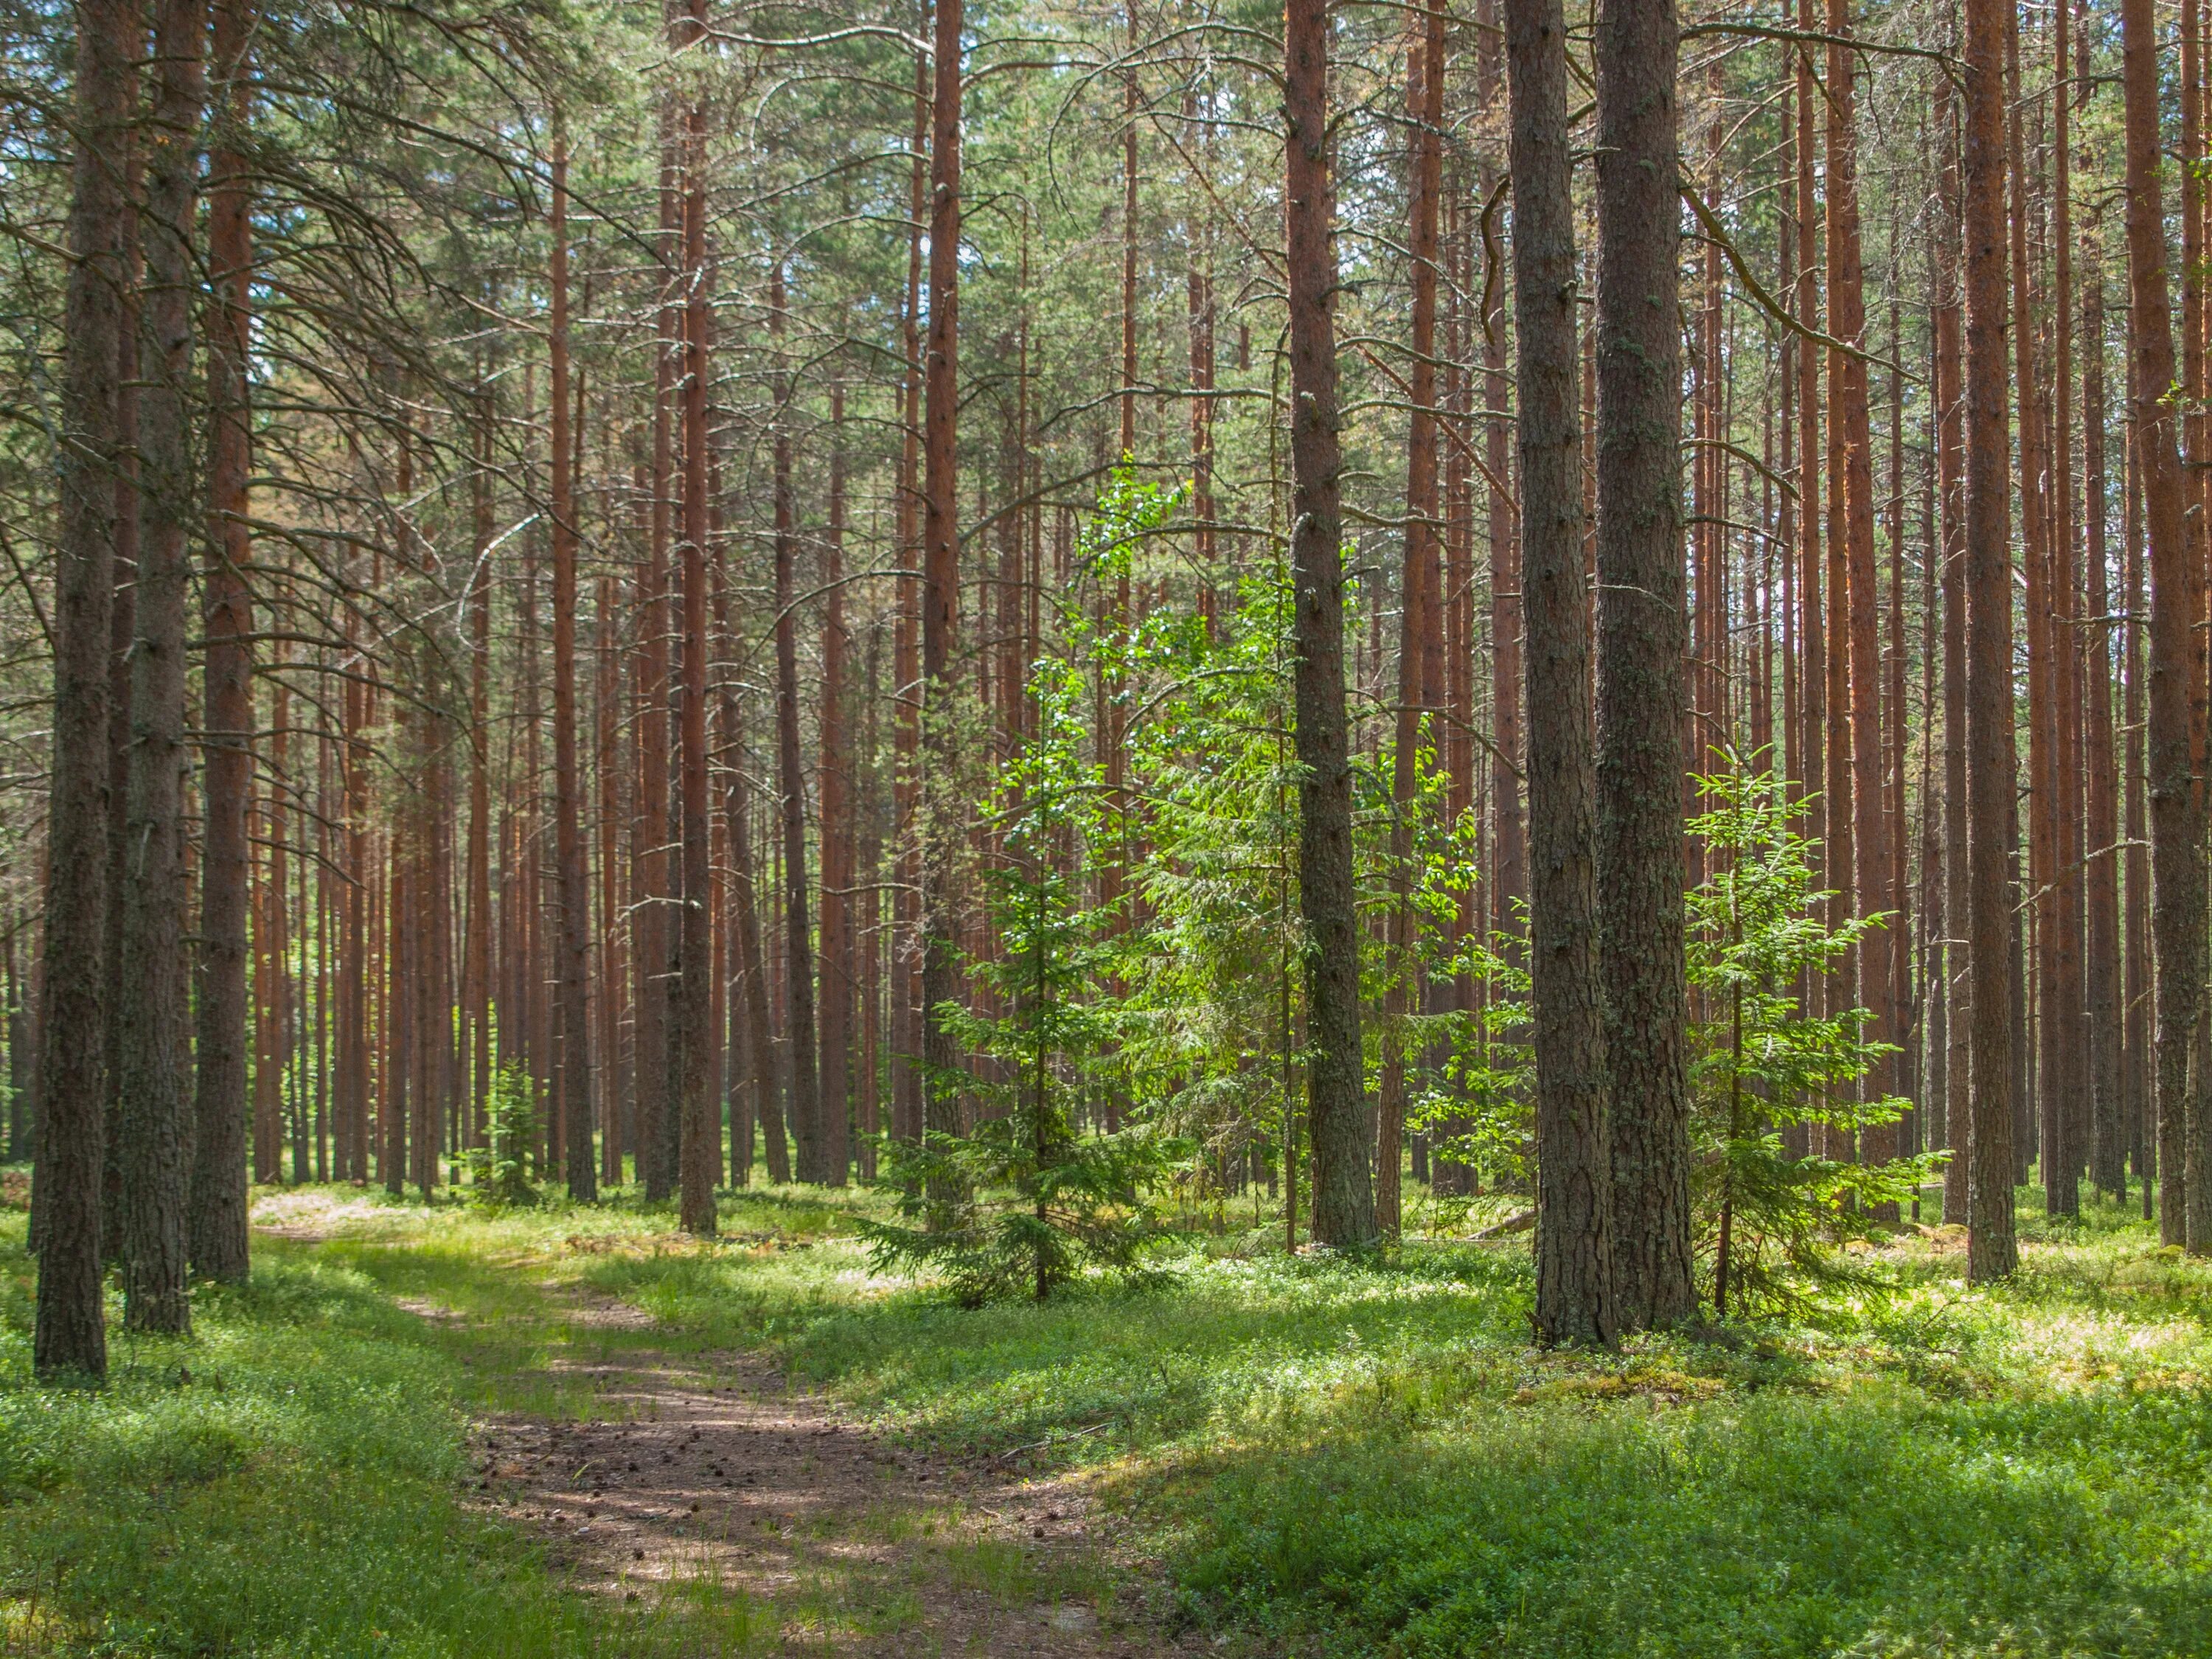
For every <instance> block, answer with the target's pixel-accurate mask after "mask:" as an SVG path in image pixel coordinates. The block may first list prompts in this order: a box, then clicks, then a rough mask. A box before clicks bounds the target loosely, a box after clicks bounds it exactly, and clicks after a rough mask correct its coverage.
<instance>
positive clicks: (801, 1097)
mask: <svg viewBox="0 0 2212 1659" xmlns="http://www.w3.org/2000/svg"><path fill="white" fill-rule="evenodd" d="M783 333H784V286H783V269H782V267H781V265H779V266H777V267H776V269H775V270H774V271H772V272H771V273H770V275H769V337H770V338H771V340H772V341H773V342H774V343H775V344H774V348H773V349H775V351H776V352H777V354H778V355H779V362H778V363H777V366H776V368H775V417H774V418H775V437H774V440H773V448H774V451H775V460H774V470H775V754H776V823H777V826H778V828H779V829H780V831H781V835H782V837H783V927H784V934H783V941H784V964H785V972H786V974H787V976H788V982H787V997H788V1000H787V1003H786V1005H785V1006H786V1011H787V1017H786V1019H785V1024H784V1036H785V1041H786V1044H787V1049H788V1053H789V1055H790V1061H791V1120H792V1127H793V1128H794V1129H796V1130H797V1131H798V1133H799V1179H801V1180H802V1181H812V1182H819V1183H821V1184H823V1185H825V1186H826V1185H830V1184H836V1185H840V1186H842V1184H843V1183H844V1176H845V1171H844V1168H843V1164H842V1153H843V1148H842V1146H840V1147H839V1148H838V1154H839V1158H840V1162H839V1166H838V1168H837V1170H836V1174H835V1176H834V1183H833V1176H832V1174H831V1170H830V1167H829V1133H828V1126H827V1125H825V1124H824V1123H823V1118H822V1087H821V1079H820V1077H819V1075H818V1073H817V1072H816V1070H815V1063H816V1060H817V1049H816V1047H815V1025H814V927H813V922H812V920H811V915H810V914H809V913H810V911H811V908H812V907H811V905H810V904H809V903H808V902H807V892H808V887H809V883H808V881H807V878H806V776H805V761H804V760H803V759H802V758H801V755H800V750H799V623H798V619H797V618H796V617H795V616H794V615H793V611H795V609H796V608H797V597H796V596H797V591H798V590H797V582H796V577H795V574H794V571H793V564H794V562H796V560H797V558H798V556H799V549H798V538H799V530H798V524H797V521H796V515H795V511H794V507H793V501H792V489H791V428H790V418H791V380H790V375H789V374H788V372H787V370H786V369H785V368H784V367H783V366H782V363H781V360H780V359H781V351H782V349H783ZM840 1139H842V1137H841V1138H840Z"/></svg>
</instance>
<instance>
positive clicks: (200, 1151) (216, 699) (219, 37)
mask: <svg viewBox="0 0 2212 1659" xmlns="http://www.w3.org/2000/svg"><path fill="white" fill-rule="evenodd" d="M251 27H252V19H251V17H250V15H248V13H247V9H246V3H245V0H221V3H219V4H218V5H217V7H216V15H215V55H216V74H217V75H218V76H221V77H222V83H223V84H222V101H221V103H220V104H219V105H218V106H217V111H216V117H217V123H218V125H217V132H218V139H217V143H216V149H215V151H214V153H213V154H212V155H210V157H209V179H208V251H207V257H208V265H209V275H210V287H211V288H212V289H213V295H212V303H211V305H210V315H209V328H208V354H207V356H208V405H209V416H208V427H209V431H208V454H209V477H208V564H207V571H206V574H205V575H204V578H203V579H202V583H201V589H200V594H201V598H200V625H201V630H202V632H203V633H204V635H206V640H207V646H206V652H205V655H204V659H203V673H202V687H201V697H202V702H203V707H204V716H203V719H202V720H201V726H202V728H203V729H202V732H201V738H200V741H201V745H202V749H203V751H204V757H205V758H204V761H203V763H202V776H201V781H202V788H203V791H204V808H203V811H204V817H203V819H202V829H201V839H200V937H199V994H198V997H197V1010H196V1012H197V1016H198V1041H197V1043H196V1044H195V1047H194V1058H195V1060H196V1063H197V1068H196V1073H195V1077H194V1085H195V1099H194V1103H193V1120H194V1125H193V1156H192V1171H191V1205H190V1208H189V1210H188V1212H187V1220H186V1227H187V1234H188V1237H187V1245H188V1255H189V1257H190V1260H191V1265H192V1267H193V1268H194V1269H195V1270H196V1271H197V1272H198V1273H202V1274H204V1275H205V1276H206V1277H208V1278H210V1279H228V1280H232V1281H239V1280H243V1279H245V1278H246V1273H247V1271H248V1262H247V1257H246V902H247V899H248V896H249V895H250V893H251V891H252V856H251V852H250V848H249V845H248V842H247V840H246V809H247V807H248V805H249V804H250V803H251V801H252V794H253V726H254V715H253V649H252V644H251V641H252V635H253V605H252V595H251V593H250V592H248V591H247V587H246V565H247V562H248V561H249V560H250V559H251V558H252V537H251V535H250V534H249V532H248V531H247V528H246V513H247V500H246V479H247V476H248V473H249V471H250V469H251V466H252V425H251V421H252V416H251V413H250V410H249V409H248V406H247V398H248V396H249V392H248V386H247V377H246V376H247V371H246V364H247V353H248V351H249V350H250V349H251V344H250V340H249V333H250V329H251V319H250V317H249V313H248V307H249V305H250V299H249V291H248V283H249V279H250V276H251V272H252V258H253V245H252V223H251V220H250V217H249V216H250V214H251V212H252V202H251V195H250V190H251V187H250V186H249V185H248V184H247V182H246V157H245V155H244V154H243V147H244V143H245V129H246V122H247V120H248V118H249V114H250V110H251V105H252V92H251V90H250V88H249V87H248V84H247V79H246V77H247V75H248V72H249V70H248V66H247V62H246V50H247V46H246V42H247V38H248V34H249V32H250V30H251Z"/></svg>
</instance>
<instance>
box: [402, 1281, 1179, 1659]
mask: <svg viewBox="0 0 2212 1659" xmlns="http://www.w3.org/2000/svg"><path fill="white" fill-rule="evenodd" d="M403 1305H405V1306H407V1307H409V1308H410V1311H413V1312H415V1313H416V1314H417V1315H419V1316H422V1317H424V1318H426V1319H432V1320H436V1321H439V1322H447V1321H449V1320H451V1319H452V1318H453V1317H454V1316H453V1313H452V1312H451V1310H446V1309H443V1308H440V1307H437V1306H435V1305H431V1304H422V1303H415V1302H408V1303H403ZM570 1325H571V1328H572V1329H573V1330H574V1332H575V1334H576V1335H577V1336H578V1337H579V1338H589V1337H590V1336H592V1334H595V1333H596V1334H599V1335H602V1336H611V1335H616V1334H619V1335H620V1337H621V1338H622V1339H623V1346H622V1347H621V1348H620V1349H619V1350H618V1351H616V1352H614V1353H613V1355H612V1356H611V1357H607V1351H606V1350H605V1349H601V1350H599V1357H592V1358H586V1357H584V1356H582V1355H580V1354H579V1353H577V1352H574V1347H575V1346H577V1345H575V1344H571V1345H570V1350H571V1351H569V1352H562V1351H560V1350H559V1349H557V1348H556V1352H554V1353H552V1354H551V1355H550V1357H549V1358H547V1360H546V1362H545V1363H546V1365H547V1368H548V1369H549V1370H551V1371H554V1372H556V1373H562V1372H565V1373H567V1375H566V1376H565V1378H564V1380H565V1381H567V1382H568V1383H572V1384H581V1385H583V1386H585V1387H587V1388H588V1389H591V1390H592V1392H593V1394H594V1395H595V1396H596V1398H597V1401H598V1402H599V1405H598V1409H597V1410H596V1411H595V1412H594V1413H592V1415H590V1416H589V1417H587V1418H586V1419H583V1420H562V1419H550V1418H547V1417H542V1416H535V1415H523V1414H518V1413H498V1414H492V1415H488V1416H485V1417H483V1418H482V1419H479V1420H478V1421H477V1424H476V1425H475V1428H474V1430H473V1431H472V1434H471V1455H472V1461H473V1462H474V1464H475V1467H476V1470H477V1477H478V1479H477V1489H476V1492H475V1494H474V1496H475V1501H476V1503H477V1505H478V1506H479V1507H480V1508H481V1509H483V1510H485V1511H486V1512H488V1513H489V1514H491V1515H494V1516H497V1517H499V1518H500V1519H501V1520H502V1521H504V1522H507V1523H508V1524H511V1525H519V1526H520V1527H523V1528H526V1529H528V1530H529V1531H531V1532H532V1533H534V1534H536V1535H538V1537H540V1538H541V1539H543V1540H544V1542H545V1544H546V1547H547V1549H548V1552H549V1555H550V1559H551V1560H552V1562H553V1564H554V1565H555V1568H556V1571H557V1572H558V1573H559V1574H560V1575H561V1576H562V1577H564V1578H566V1579H567V1580H568V1582H569V1583H573V1584H574V1585H575V1586H576V1587H578V1588H579V1589H583V1590H585V1591H586V1592H587V1593H590V1594H592V1595H605V1596H608V1597H611V1598H620V1599H623V1600H624V1601H647V1602H650V1601H653V1600H655V1599H656V1598H663V1597H679V1598H680V1597H689V1598H690V1599H692V1600H693V1601H696V1602H698V1603H700V1604H702V1605H713V1606H716V1607H722V1608H728V1607H732V1606H735V1607H738V1608H739V1609H740V1610H741V1613H744V1610H749V1613H745V1614H744V1618H741V1620H740V1622H745V1621H746V1620H747V1619H749V1621H750V1622H749V1623H748V1624H747V1627H748V1628H749V1629H750V1632H751V1636H750V1642H749V1644H748V1646H747V1650H749V1651H769V1652H776V1651H782V1652H806V1653H811V1654H812V1653H829V1654H841V1655H842V1654H851V1655H890V1654H897V1655H902V1656H905V1655H947V1656H951V1655H977V1656H990V1659H1001V1656H1005V1659H1012V1656H1018V1655H1048V1656H1059V1659H1124V1656H1137V1655H1152V1654H1162V1653H1170V1652H1175V1651H1180V1650H1183V1648H1184V1647H1185V1645H1186V1644H1187V1643H1188V1642H1194V1641H1195V1639H1196V1638H1183V1640H1182V1641H1179V1640H1178V1639H1177V1638H1175V1637H1174V1636H1173V1635H1171V1634H1170V1633H1169V1632H1167V1631H1165V1630H1164V1628H1163V1627H1162V1626H1160V1624H1159V1622H1158V1609H1157V1607H1156V1606H1155V1602H1156V1601H1157V1595H1156V1586H1155V1584H1154V1583H1153V1582H1152V1578H1151V1576H1150V1575H1149V1574H1148V1573H1147V1572H1146V1571H1145V1570H1144V1568H1143V1567H1142V1566H1141V1565H1140V1564H1139V1563H1137V1562H1135V1561H1133V1560H1131V1559H1127V1557H1126V1556H1124V1555H1123V1554H1121V1553H1120V1552H1119V1551H1117V1549H1116V1548H1115V1541H1114V1540H1113V1538H1112V1537H1111V1535H1110V1534H1109V1531H1108V1530H1107V1529H1106V1528H1105V1527H1104V1526H1103V1523H1102V1521H1101V1518H1100V1516H1099V1515H1098V1513H1097V1509H1096V1506H1095V1505H1094V1504H1092V1503H1091V1500H1090V1498H1089V1497H1088V1495H1087V1493H1086V1492H1085V1491H1084V1489H1083V1487H1082V1486H1081V1485H1080V1483H1079V1482H1077V1481H1073V1480H1067V1479H1064V1478H1063V1479H1055V1480H1029V1479H1025V1478H1024V1477H1022V1476H1019V1475H1017V1474H1012V1473H1009V1472H1008V1471H1007V1469H1006V1467H1005V1466H1004V1465H1003V1464H1000V1463H995V1462H990V1461H988V1460H978V1461H974V1462H961V1461H956V1460H951V1459H946V1458H944V1457H939V1456H934V1455H922V1454H920V1453H917V1452H914V1451H911V1450H908V1449H904V1448H901V1447H896V1446H894V1445H892V1444H890V1443H887V1442H885V1441H884V1440H882V1439H880V1438H878V1437H876V1436H874V1435H872V1433H870V1432H869V1431H867V1430H866V1428H864V1427H863V1426H861V1425H859V1424H857V1423H855V1422H854V1421H852V1420H850V1419H848V1417H846V1416H844V1415H842V1413H840V1412H839V1411H838V1409H837V1408H836V1404H835V1403H834V1402H832V1401H826V1400H823V1399H822V1398H820V1397H818V1396H816V1395H809V1394H805V1393H802V1392H794V1391H793V1390H792V1389H790V1388H789V1387H788V1386H787V1379H786V1378H785V1377H784V1376H782V1375H781V1373H780V1372H778V1371H777V1370H775V1368H774V1367H773V1366H772V1365H770V1364H768V1363H766V1362H765V1361H764V1360H763V1358H761V1357H760V1356H758V1355H754V1354H749V1353H742V1352H739V1353H727V1352H725V1353H715V1354H707V1355H686V1356H684V1357H682V1358H677V1357H674V1356H671V1355H668V1354H664V1353H659V1352H653V1351H651V1350H649V1349H641V1348H633V1347H630V1346H628V1345H629V1343H632V1342H635V1341H637V1340H640V1339H641V1338H644V1339H646V1340H649V1338H650V1333H651V1330H652V1328H653V1320H652V1318H651V1316H649V1315H647V1314H646V1313H644V1312H642V1311H641V1310H638V1309H636V1308H634V1307H631V1306H629V1305H628V1304H623V1303H619V1302H609V1301H593V1302H592V1303H589V1304H584V1305H582V1306H580V1308H578V1309H576V1310H574V1312H573V1313H572V1315H571V1317H570ZM755 1644H757V1645H755ZM1192 1650H1195V1648H1193V1649H1192Z"/></svg>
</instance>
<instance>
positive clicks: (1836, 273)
mask: <svg viewBox="0 0 2212 1659" xmlns="http://www.w3.org/2000/svg"><path fill="white" fill-rule="evenodd" d="M1852 27H1853V25H1852V21H1851V15H1850V0H1828V9H1827V31H1828V34H1829V37H1830V41H1831V44H1830V45H1829V46H1828V49H1827V75H1826V83H1827V84H1826V91H1827V105H1826V107H1827V113H1828V122H1827V130H1826V138H1827V169H1826V179H1825V181H1824V182H1825V183H1826V207H1827V221H1828V248H1827V256H1828V258H1827V264H1828V332H1829V333H1830V334H1831V335H1832V336H1833V337H1835V338H1836V339H1838V340H1840V341H1843V342H1844V343H1847V344H1849V345H1851V346H1854V347H1856V346H1858V345H1860V344H1861V343H1863V339H1864V337H1865V334H1866V292H1865V267H1864V262H1863V252H1862V246H1861V242H1860V236H1859V201H1858V140H1857V131H1856V115H1855V112H1854V109H1853V104H1854V101H1855V98H1856V92H1855V90H1854V83H1855V81H1856V64H1857V52H1856V51H1855V49H1853V48H1852V47H1850V46H1839V45H1836V44H1834V42H1835V41H1837V40H1843V39H1845V38H1847V37H1848V36H1849V35H1850V31H1851V28H1852ZM1828 385H1829V411H1828V420H1829V438H1828V447H1829V453H1830V456H1831V457H1832V459H1838V460H1839V461H1840V463H1841V465H1839V466H1837V467H1833V468H1832V473H1833V474H1834V476H1833V477H1832V482H1831V488H1833V487H1834V486H1835V485H1837V484H1840V485H1841V487H1842V491H1843V515H1842V531H1843V535H1842V538H1841V540H1842V542H1843V545H1842V547H1841V548H1840V549H1839V550H1837V551H1839V552H1840V553H1841V555H1842V558H1841V564H1842V566H1843V569H1844V592H1843V594H1841V595H1833V594H1832V595H1831V596H1830V597H1831V599H1836V598H1838V597H1840V598H1842V599H1844V601H1845V603H1846V614H1847V616H1848V618H1849V623H1848V628H1847V630H1846V631H1845V635H1844V637H1843V638H1841V639H1838V640H1836V641H1833V642H1832V646H1833V648H1835V649H1837V650H1839V651H1841V652H1843V653H1844V659H1845V660H1846V661H1847V663H1848V667H1849V674H1850V680H1849V687H1850V690H1849V713H1850V753H1849V757H1848V758H1849V764H1850V790H1849V792H1848V803H1849V808H1850V814H1851V836H1850V854H1849V855H1850V860H1851V885H1852V888H1853V890H1854V896H1855V898H1856V902H1857V908H1858V909H1859V910H1860V911H1862V912H1870V911H1882V912H1892V911H1894V910H1896V909H1897V908H1898V906H1897V902H1896V896H1895V895H1893V893H1892V892H1891V891H1890V878H1889V837H1888V836H1887V833H1886V826H1885V825H1884V824H1883V823H1882V799H1883V790H1882V768H1881V754H1882V738H1881V595H1880V593H1879V592H1878V591H1877V587H1876V579H1875V546H1874V516H1875V515H1874V454H1873V429H1872V422H1871V420H1870V417H1869V410H1868V388H1867V366H1866V361H1865V359H1864V358H1863V357H1861V356H1857V355H1856V354H1855V353H1854V352H1851V351H1844V350H1838V349H1830V350H1829V353H1828ZM1843 712H1844V711H1842V710H1840V709H1835V708H1832V709H1831V710H1830V714H1831V716H1832V717H1833V716H1835V715H1837V714H1841V713H1843ZM1844 799H1845V796H1844V793H1843V792H1840V791H1838V792H1834V793H1833V798H1832V799H1831V801H1830V803H1829V810H1830V811H1831V812H1832V813H1833V812H1835V811H1838V810H1839V809H1840V808H1841V807H1842V805H1844ZM1839 850H1840V849H1839ZM1898 925H1899V922H1898V921H1897V920H1896V919H1894V918H1893V919H1892V920H1891V921H1889V922H1887V923H1886V924H1884V926H1885V927H1896V926H1898ZM1889 952H1890V941H1889V939H1887V938H1886V937H1881V936H1879V935H1877V936H1875V937H1872V938H1869V939H1868V940H1867V941H1866V942H1865V944H1864V945H1863V946H1862V947H1861V948H1860V949H1859V950H1858V951H1857V952H1856V953H1855V955H1856V957H1857V969H1858V981H1857V986H1856V987H1851V986H1850V985H1849V984H1848V983H1847V984H1846V987H1845V989H1846V993H1847V994H1851V995H1852V996H1853V1000H1854V1002H1855V1004H1856V1006H1860V1007H1863V1008H1865V1009H1866V1010H1867V1011H1868V1012H1869V1014H1870V1015H1871V1016H1872V1018H1871V1019H1870V1020H1869V1022H1868V1024H1867V1035H1868V1036H1869V1037H1871V1038H1873V1039H1874V1040H1875V1041H1876V1042H1883V1043H1893V1042H1896V1041H1897V1039H1898V1037H1899V1035H1900V1034H1899V1032H1897V1031H1896V1030H1894V1029H1893V1021H1892V1019H1891V1013H1892V1008H1891V999H1890V972H1889V966H1890V962H1889ZM1892 1073H1893V1067H1892V1066H1891V1063H1890V1056H1889V1054H1887V1053H1884V1054H1881V1055H1880V1056H1879V1057H1877V1058H1876V1059H1875V1060H1874V1062H1873V1064H1872V1065H1871V1066H1869V1068H1868V1071H1867V1074H1866V1077H1865V1078H1864V1079H1863V1082H1862V1083H1861V1085H1860V1087H1861V1089H1862V1090H1863V1091H1864V1092H1865V1093H1866V1094H1867V1095H1868V1096H1869V1097H1875V1098H1878V1097H1881V1096H1885V1095H1887V1094H1889V1093H1891V1092H1893V1090H1892V1086H1891V1085H1892V1081H1893V1077H1892ZM1863 1141H1864V1146H1863V1154H1864V1156H1865V1158H1867V1160H1868V1161H1869V1162H1870V1163H1880V1162H1887V1161H1888V1160H1889V1159H1890V1158H1893V1157H1894V1156H1895V1153H1896V1144H1897V1129H1896V1126H1895V1125H1894V1124H1869V1126H1868V1127H1867V1128H1866V1129H1865V1130H1864V1132H1863ZM1887 1218H1888V1219H1894V1218H1895V1217H1894V1214H1893V1213H1892V1214H1890V1215H1889V1216H1888V1217H1887Z"/></svg>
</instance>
